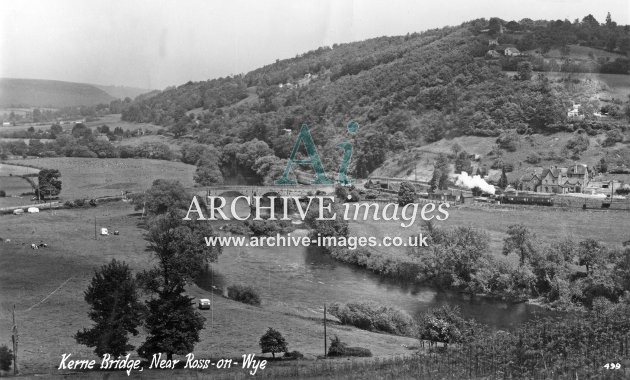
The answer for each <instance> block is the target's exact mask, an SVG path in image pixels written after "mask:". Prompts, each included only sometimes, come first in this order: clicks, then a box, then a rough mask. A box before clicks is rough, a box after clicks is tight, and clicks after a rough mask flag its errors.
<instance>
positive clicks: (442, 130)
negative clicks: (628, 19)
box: [121, 15, 630, 178]
mask: <svg viewBox="0 0 630 380" xmlns="http://www.w3.org/2000/svg"><path fill="white" fill-rule="evenodd" d="M521 52H524V53H521ZM629 53H630V27H629V26H621V25H617V24H615V23H614V22H613V21H611V20H607V22H606V23H602V24H600V23H598V22H597V21H596V20H594V18H593V17H592V16H591V15H588V16H586V17H584V18H583V20H582V21H581V22H577V23H570V22H564V21H544V20H538V21H535V22H534V21H532V20H529V19H523V20H521V21H518V22H516V21H506V20H501V19H498V18H491V19H489V20H486V19H477V20H473V21H470V22H467V23H464V24H462V25H459V26H455V27H444V28H441V29H433V30H428V31H425V32H422V33H410V34H407V35H404V36H393V37H378V38H373V39H369V40H365V41H358V42H352V43H344V44H334V45H333V46H325V47H320V48H318V49H316V50H312V51H309V52H306V53H303V54H299V55H297V56H296V57H295V58H291V59H285V60H277V61H276V62H274V63H271V64H269V65H266V66H263V67H261V68H258V69H256V70H253V71H251V72H249V73H246V74H242V75H236V76H233V77H225V78H216V79H211V80H208V81H201V82H187V83H185V84H182V85H180V86H177V87H170V88H167V89H165V90H164V91H162V92H160V93H156V94H155V95H154V96H151V97H143V98H139V99H136V100H135V101H134V102H132V103H131V104H129V105H126V107H125V109H123V110H122V112H121V113H122V119H123V120H125V121H132V122H144V123H149V122H150V123H155V124H159V125H163V126H165V127H166V128H168V130H169V132H171V133H173V134H174V135H175V136H176V137H177V136H179V137H182V136H188V137H192V138H193V139H195V140H196V141H197V142H200V143H205V144H213V145H215V146H217V147H229V149H227V151H228V153H229V152H230V150H232V151H239V150H243V149H246V148H249V147H250V146H249V145H247V146H246V145H245V143H247V142H250V141H254V139H255V140H256V141H254V142H253V143H252V144H250V145H251V146H252V147H254V148H260V147H262V148H265V145H266V147H267V148H269V149H270V150H271V151H272V152H273V155H275V156H277V157H278V158H280V159H286V158H287V157H288V156H289V154H290V153H291V147H292V144H293V141H294V136H295V134H296V133H297V131H298V130H299V128H300V126H301V125H302V124H303V123H305V124H308V125H309V126H310V127H311V134H312V136H313V138H314V140H315V142H316V144H317V145H318V151H319V155H320V157H322V160H323V163H324V165H325V166H326V167H339V157H340V154H339V145H338V144H339V143H341V142H344V141H352V143H353V149H354V150H353V158H352V164H351V168H350V170H351V172H352V174H353V175H354V176H355V178H365V177H366V176H367V175H368V174H369V173H372V172H374V171H375V170H376V169H378V168H379V167H381V165H383V164H385V163H386V160H388V159H389V160H390V162H389V163H391V166H392V167H393V166H400V167H407V162H406V161H412V160H414V158H413V157H411V158H410V157H408V156H406V155H405V152H408V151H409V150H411V149H413V148H419V147H422V146H426V145H428V144H431V143H433V142H436V141H440V140H443V139H452V138H455V137H458V136H476V137H482V138H484V139H483V141H484V144H490V147H488V149H487V150H490V149H492V148H493V146H494V145H495V143H494V141H496V140H497V138H498V137H500V136H503V135H505V136H512V135H513V134H517V135H518V136H523V137H522V139H523V140H524V139H525V138H526V136H531V135H534V134H540V135H545V136H547V135H553V134H557V133H561V132H562V133H575V134H577V133H583V132H586V133H587V134H589V136H595V135H598V134H599V135H601V134H602V133H603V132H604V131H608V130H619V131H623V133H626V132H627V127H626V126H627V120H628V117H629V116H630V104H629V103H628V98H627V94H628V93H629V89H630V86H629V83H630V81H629V79H630V76H629V75H628V74H629V72H630V60H629V59H628V58H627V54H629ZM578 105H579V106H578ZM574 107H575V108H574ZM577 108H579V112H578V113H579V114H573V113H571V112H569V111H570V110H573V109H577ZM350 120H354V121H356V122H357V123H358V124H359V125H360V131H359V132H358V133H349V132H348V130H347V128H346V125H347V124H348V122H349V121H350ZM292 134H293V136H291V135H292ZM259 142H263V143H264V144H259ZM234 144H236V145H234ZM254 148H252V149H254ZM262 148H261V149H259V150H260V151H264V152H265V153H266V152H268V151H267V150H264V149H262ZM517 150H521V148H520V147H517ZM560 150H561V151H562V149H560ZM485 153H488V152H487V151H486V152H485ZM500 153H503V151H502V150H501V149H499V150H498V151H497V152H494V153H493V154H496V155H498V154H500ZM557 153H558V154H561V153H562V152H557ZM597 153H598V154H599V156H598V157H596V158H601V157H600V156H601V155H602V154H603V150H602V148H601V147H600V148H599V149H597ZM563 154H564V153H563ZM566 156H567V157H566V158H567V159H569V158H571V157H575V156H577V154H571V152H567V153H566ZM226 157H230V156H229V155H226ZM495 157H496V156H495ZM517 158H518V159H521V157H520V156H514V159H517ZM571 159H573V158H571ZM251 161H252V162H253V161H254V160H251ZM494 161H495V160H494V159H493V160H492V162H491V164H492V163H494ZM226 162H227V161H226ZM259 163H260V162H259ZM426 164H427V165H431V164H432V163H431V160H430V159H429V162H427V163H426ZM250 166H251V168H250V169H252V170H257V169H260V168H258V167H254V166H255V165H254V166H252V165H250ZM409 169H410V170H411V172H410V173H406V172H405V175H411V173H412V172H413V171H414V168H413V167H409ZM409 169H407V170H409ZM413 174H414V175H415V174H416V173H413ZM418 174H420V173H418Z"/></svg>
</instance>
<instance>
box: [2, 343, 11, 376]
mask: <svg viewBox="0 0 630 380" xmlns="http://www.w3.org/2000/svg"><path fill="white" fill-rule="evenodd" d="M12 362H13V351H11V350H10V349H9V347H7V346H5V345H4V344H3V345H2V346H0V370H3V371H8V370H10V369H11V363H12Z"/></svg>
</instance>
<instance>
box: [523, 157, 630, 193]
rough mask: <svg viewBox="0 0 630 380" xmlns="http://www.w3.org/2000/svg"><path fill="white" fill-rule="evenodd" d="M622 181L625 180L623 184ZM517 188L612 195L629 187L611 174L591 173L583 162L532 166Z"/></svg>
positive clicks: (538, 191) (545, 191)
mask: <svg viewBox="0 0 630 380" xmlns="http://www.w3.org/2000/svg"><path fill="white" fill-rule="evenodd" d="M624 182H626V183H625V184H624ZM519 183H520V185H519V186H518V187H519V188H518V190H523V191H531V192H537V193H554V194H570V193H583V194H590V195H594V194H604V195H606V196H614V193H615V190H617V189H620V188H622V187H623V188H628V187H630V186H629V185H628V184H627V183H628V182H627V181H626V180H624V181H620V180H618V179H615V178H614V177H613V176H604V175H602V174H599V175H593V173H591V172H590V171H589V169H588V166H586V165H584V164H574V165H572V166H570V167H557V166H551V167H549V168H541V167H538V168H533V169H532V170H531V171H530V172H528V173H526V174H524V175H523V176H522V177H521V178H520V181H519Z"/></svg>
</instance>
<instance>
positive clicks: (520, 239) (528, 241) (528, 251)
mask: <svg viewBox="0 0 630 380" xmlns="http://www.w3.org/2000/svg"><path fill="white" fill-rule="evenodd" d="M507 234H508V236H507V237H506V238H505V239H503V254H504V255H506V256H507V255H509V254H510V253H512V252H516V253H517V254H518V256H519V265H520V266H523V265H524V264H525V261H527V260H529V259H530V258H532V257H533V256H534V254H535V253H536V247H535V246H534V241H535V240H536V235H534V234H533V233H532V232H530V231H529V229H527V227H525V226H524V225H522V224H513V225H511V226H508V230H507Z"/></svg>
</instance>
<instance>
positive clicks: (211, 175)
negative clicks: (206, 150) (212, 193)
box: [193, 159, 223, 186]
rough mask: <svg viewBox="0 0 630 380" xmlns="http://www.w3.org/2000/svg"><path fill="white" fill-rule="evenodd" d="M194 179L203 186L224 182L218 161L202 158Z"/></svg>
mask: <svg viewBox="0 0 630 380" xmlns="http://www.w3.org/2000/svg"><path fill="white" fill-rule="evenodd" d="M193 179H194V180H195V182H196V183H197V184H199V185H201V186H216V185H220V184H222V183H223V174H222V173H221V169H219V165H218V164H217V162H216V161H208V160H205V159H201V160H199V162H198V164H197V169H196V170H195V175H194V177H193Z"/></svg>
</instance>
